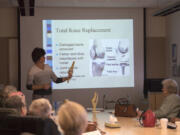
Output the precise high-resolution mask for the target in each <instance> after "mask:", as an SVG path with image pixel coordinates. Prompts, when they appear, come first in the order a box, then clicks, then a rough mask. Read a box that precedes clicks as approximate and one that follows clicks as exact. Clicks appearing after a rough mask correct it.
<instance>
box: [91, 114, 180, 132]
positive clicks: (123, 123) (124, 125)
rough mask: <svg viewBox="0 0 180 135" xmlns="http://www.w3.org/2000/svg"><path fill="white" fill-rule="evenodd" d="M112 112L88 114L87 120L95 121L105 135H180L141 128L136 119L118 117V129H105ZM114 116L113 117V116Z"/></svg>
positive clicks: (154, 128) (168, 130) (158, 129)
mask: <svg viewBox="0 0 180 135" xmlns="http://www.w3.org/2000/svg"><path fill="white" fill-rule="evenodd" d="M111 112H112V110H106V111H104V112H97V113H92V112H88V120H89V121H93V119H96V120H97V123H98V128H100V129H101V130H103V131H105V132H106V135H180V131H177V130H176V129H167V130H162V129H161V128H160V127H159V126H157V127H142V126H140V124H139V121H138V119H137V118H128V117H118V118H117V119H118V121H119V123H120V128H107V127H105V126H104V123H105V122H107V121H108V120H109V116H110V115H113V114H112V113H111ZM113 116H114V115H113Z"/></svg>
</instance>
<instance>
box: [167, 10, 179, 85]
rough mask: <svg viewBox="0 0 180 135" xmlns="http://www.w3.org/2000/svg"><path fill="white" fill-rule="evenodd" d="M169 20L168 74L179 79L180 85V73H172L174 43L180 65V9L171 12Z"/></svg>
mask: <svg viewBox="0 0 180 135" xmlns="http://www.w3.org/2000/svg"><path fill="white" fill-rule="evenodd" d="M166 20H167V23H166V25H167V46H166V48H167V51H166V54H167V62H166V67H167V73H168V76H169V77H171V78H173V79H175V80H177V82H178V84H179V85H180V75H178V76H173V75H172V66H173V65H172V60H171V58H172V48H171V47H172V44H176V45H177V49H176V51H177V64H178V65H180V11H178V12H176V13H174V14H171V15H169V16H167V17H166Z"/></svg>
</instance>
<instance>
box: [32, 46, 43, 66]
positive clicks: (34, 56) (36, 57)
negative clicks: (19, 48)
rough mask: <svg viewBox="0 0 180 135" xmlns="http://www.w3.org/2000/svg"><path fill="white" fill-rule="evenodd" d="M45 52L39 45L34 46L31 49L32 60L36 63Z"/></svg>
mask: <svg viewBox="0 0 180 135" xmlns="http://www.w3.org/2000/svg"><path fill="white" fill-rule="evenodd" d="M45 54H46V52H45V50H44V49H42V48H39V47H36V48H34V50H33V51H32V60H33V62H34V63H36V62H37V61H38V60H39V59H40V58H41V57H42V56H44V55H45Z"/></svg>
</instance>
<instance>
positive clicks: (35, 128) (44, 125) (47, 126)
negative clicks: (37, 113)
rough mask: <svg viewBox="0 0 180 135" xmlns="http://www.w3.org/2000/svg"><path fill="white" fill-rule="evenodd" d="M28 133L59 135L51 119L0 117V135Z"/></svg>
mask: <svg viewBox="0 0 180 135" xmlns="http://www.w3.org/2000/svg"><path fill="white" fill-rule="evenodd" d="M24 132H28V133H32V134H35V135H60V132H59V131H58V129H57V125H56V124H55V123H54V121H53V120H52V119H49V118H46V119H42V118H40V117H34V116H25V117H21V116H6V117H1V116H0V133H1V134H2V135H11V134H12V135H20V134H21V133H24Z"/></svg>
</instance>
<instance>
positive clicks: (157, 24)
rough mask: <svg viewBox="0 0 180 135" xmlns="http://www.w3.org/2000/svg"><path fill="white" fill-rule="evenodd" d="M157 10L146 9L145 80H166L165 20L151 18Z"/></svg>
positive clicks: (163, 18)
mask: <svg viewBox="0 0 180 135" xmlns="http://www.w3.org/2000/svg"><path fill="white" fill-rule="evenodd" d="M157 10H158V9H147V16H146V22H147V24H146V30H147V35H146V38H147V40H146V67H147V68H146V70H147V78H166V77H167V72H166V61H167V58H166V18H165V17H154V16H152V15H153V13H154V12H155V11H157Z"/></svg>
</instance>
